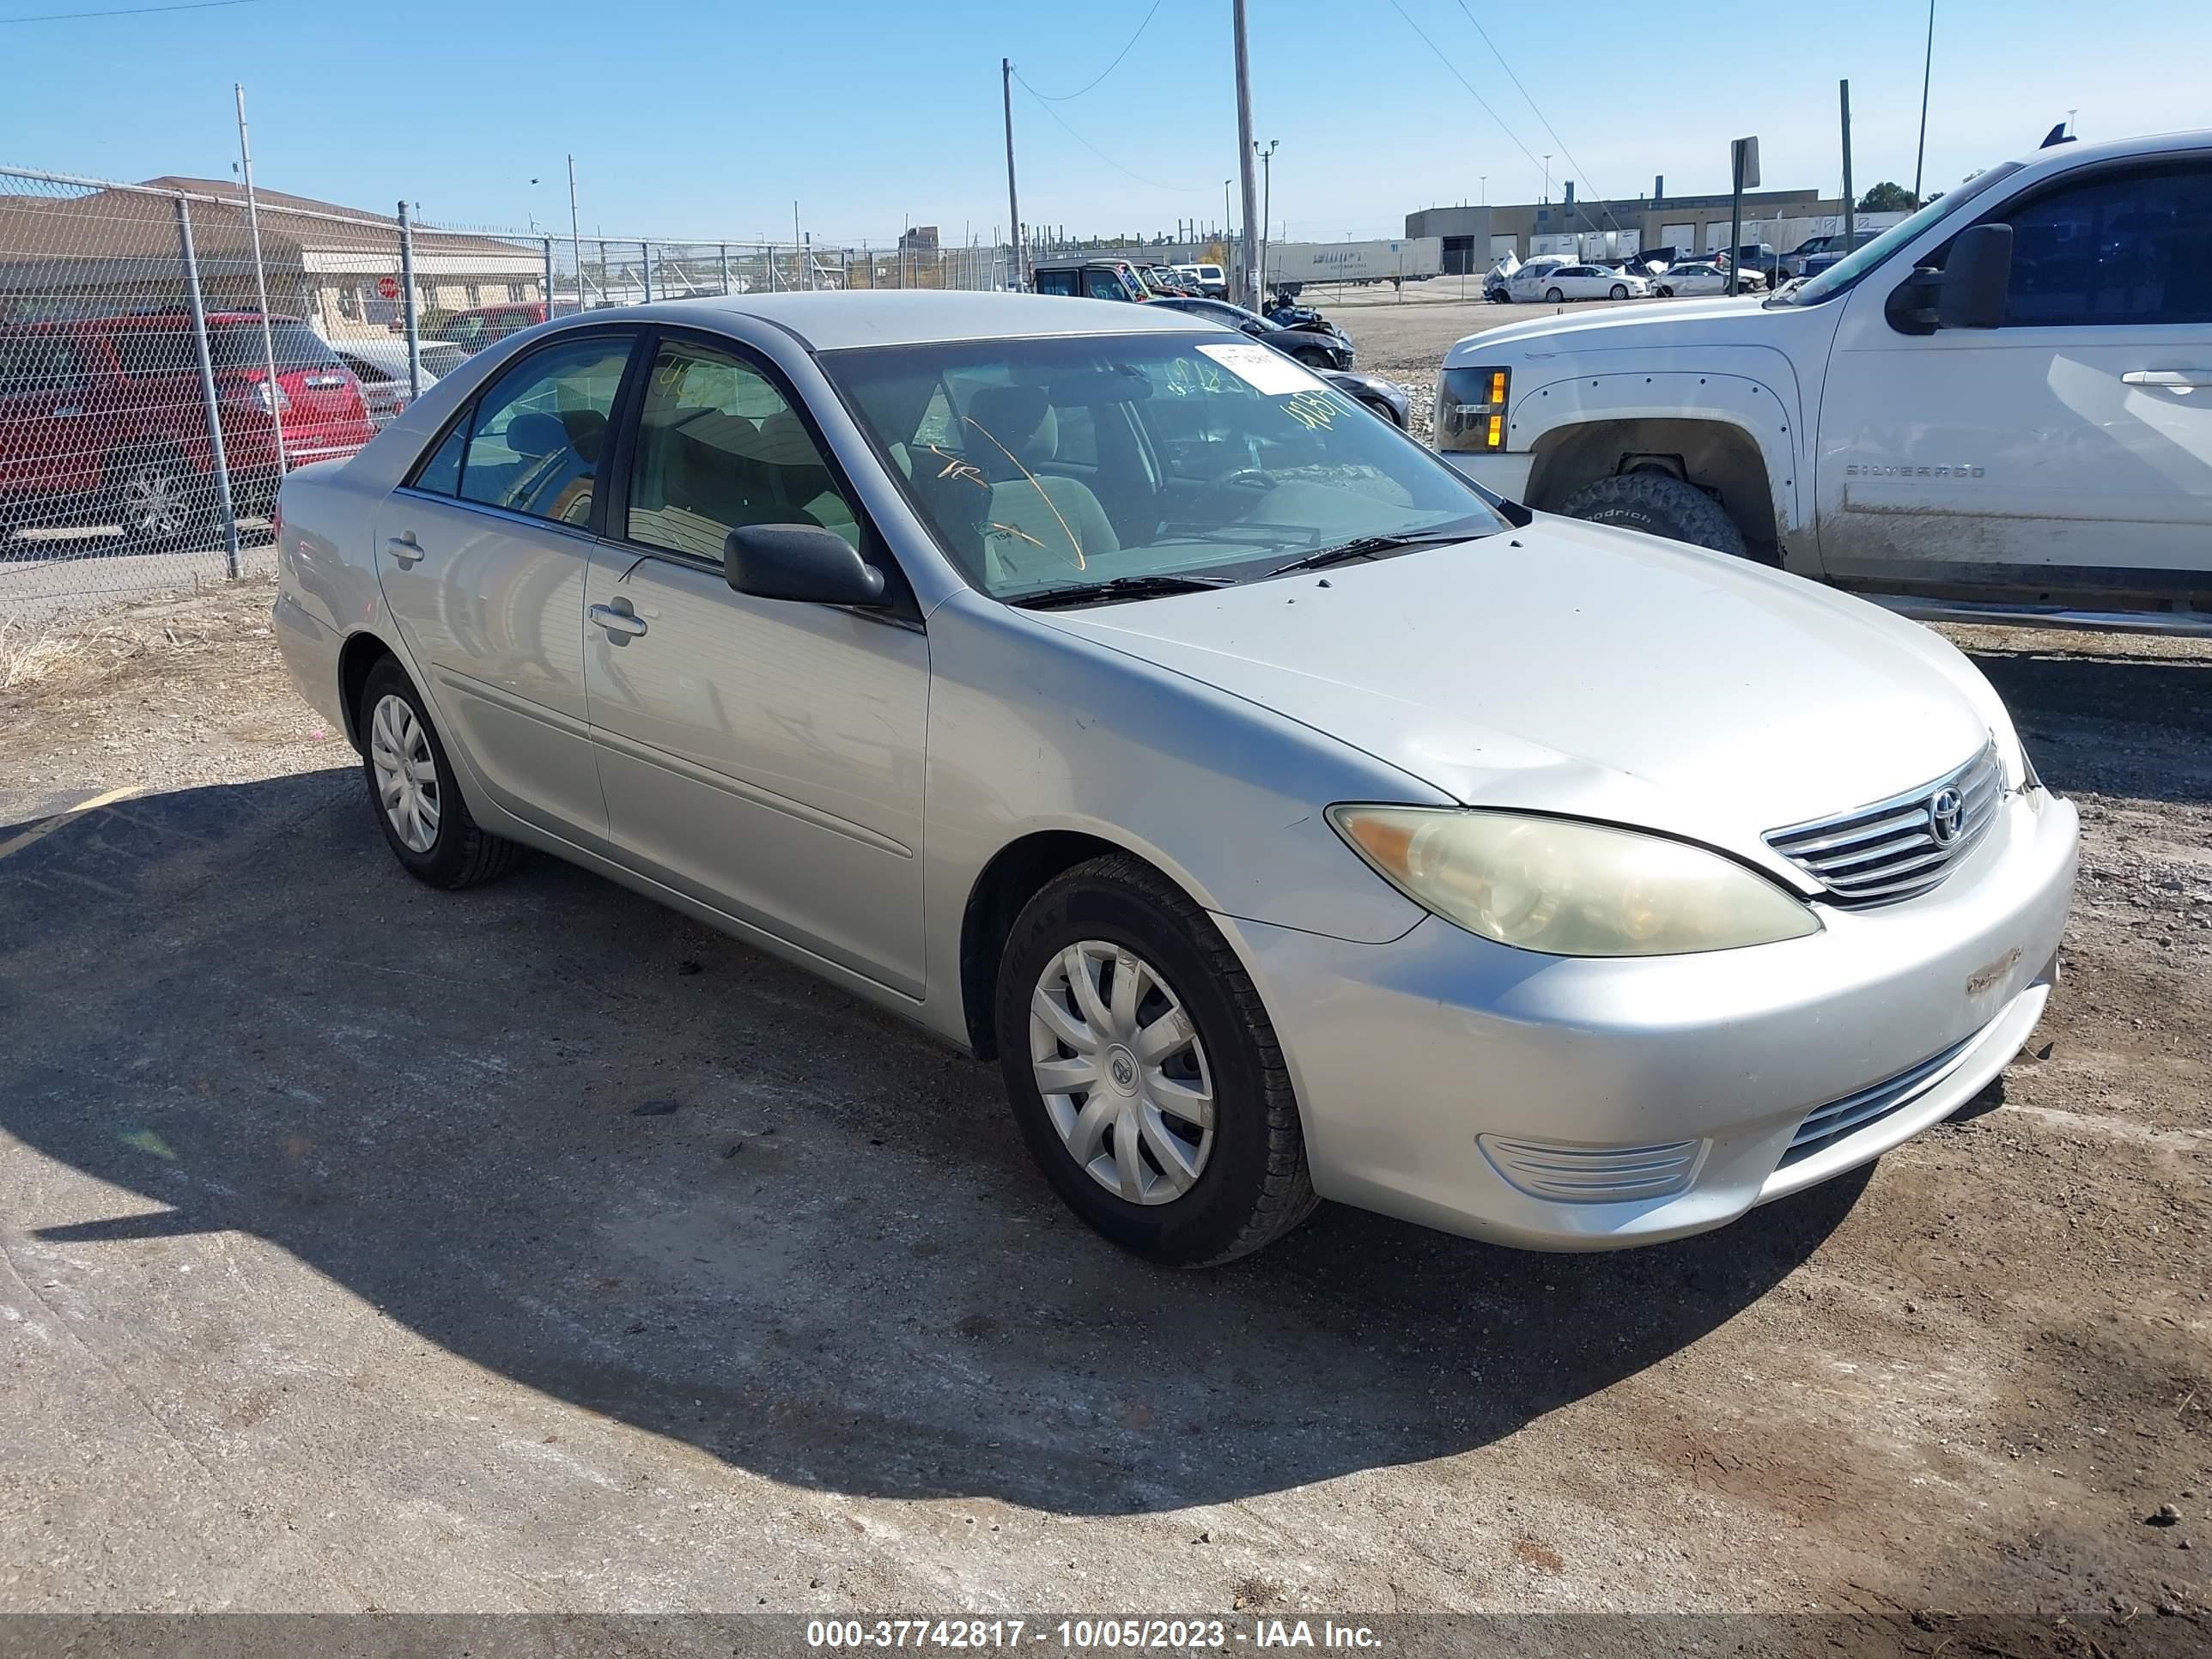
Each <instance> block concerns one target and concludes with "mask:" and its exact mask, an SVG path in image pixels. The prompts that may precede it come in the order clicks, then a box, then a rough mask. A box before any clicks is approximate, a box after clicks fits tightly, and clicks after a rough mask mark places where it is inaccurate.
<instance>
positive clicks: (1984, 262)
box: [1936, 225, 2012, 328]
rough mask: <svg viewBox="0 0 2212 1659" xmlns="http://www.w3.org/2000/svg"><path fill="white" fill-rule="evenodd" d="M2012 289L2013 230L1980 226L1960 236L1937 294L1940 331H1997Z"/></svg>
mask: <svg viewBox="0 0 2212 1659" xmlns="http://www.w3.org/2000/svg"><path fill="white" fill-rule="evenodd" d="M2011 287H2012V227H2011V226H2010V225H1976V226H1974V227H1973V228H1972V229H1969V230H1963V231H1960V233H1959V236H1958V240H1955V241H1954V242H1953V243H1952V244H1951V255H1950V258H1948V259H1946V260H1945V261H1944V262H1943V285H1942V287H1941V288H1940V289H1936V326H1937V327H1938V328H1996V327H1997V326H1998V325H2000V324H2002V322H2003V321H2004V317H2005V300H2006V296H2007V295H2008V292H2009V291H2010V289H2011Z"/></svg>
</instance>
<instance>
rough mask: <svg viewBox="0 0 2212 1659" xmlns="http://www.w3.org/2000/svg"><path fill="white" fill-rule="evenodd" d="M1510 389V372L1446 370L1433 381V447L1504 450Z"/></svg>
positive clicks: (1483, 369) (1492, 369)
mask: <svg viewBox="0 0 2212 1659" xmlns="http://www.w3.org/2000/svg"><path fill="white" fill-rule="evenodd" d="M1512 386H1513V372H1512V371H1511V370H1510V369H1505V368H1448V369H1446V370H1445V371H1444V372H1443V374H1442V376H1440V377H1439V378H1438V380H1437V416H1436V434H1437V437H1436V442H1437V448H1438V449H1449V450H1462V451H1464V450H1476V451H1483V450H1498V449H1503V448H1504V447H1505V402H1506V397H1507V394H1508V393H1509V392H1510V391H1511V390H1512Z"/></svg>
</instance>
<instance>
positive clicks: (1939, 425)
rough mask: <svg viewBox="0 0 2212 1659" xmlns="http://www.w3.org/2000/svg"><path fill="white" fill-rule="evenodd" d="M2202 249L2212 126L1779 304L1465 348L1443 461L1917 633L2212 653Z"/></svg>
mask: <svg viewBox="0 0 2212 1659" xmlns="http://www.w3.org/2000/svg"><path fill="white" fill-rule="evenodd" d="M2122 224H2127V225H2130V226H2131V227H2132V226H2140V227H2142V228H2141V230H2140V231H2139V232H2136V231H2131V232H2130V235H2129V237H2128V239H2127V240H2126V244H2125V251H2124V254H2120V255H2117V256H2116V255H2114V254H2113V253H2112V252H2108V251H2107V250H2108V245H2107V244H2106V242H2105V241H2104V240H2102V239H2103V238H2104V236H2105V234H2106V231H2108V230H2109V229H2110V228H2112V227H2116V226H2118V225H2122ZM2208 225H2212V132H2200V133H2189V134H2183V135H2179V136H2167V137H2156V138H2142V139H2133V140H2127V141H2123V142H2119V143H2108V144H2100V145H2089V144H2071V143H2069V144H2067V145H2065V146H2064V147H2063V148H2061V149H2048V150H2042V151H2039V152H2037V153H2036V154H2035V155H2032V156H2030V157H2028V158H2027V159H2025V160H2022V161H2008V162H2004V163H2002V164H2000V165H1998V166H1996V167H1990V168H1988V169H1987V170H1985V171H1984V172H1981V173H1976V174H1975V175H1974V176H1973V177H1972V178H1971V179H1968V180H1966V182H1965V183H1964V184H1961V185H1957V186H1954V188H1953V189H1952V190H1951V191H1949V192H1948V193H1947V194H1946V195H1944V196H1942V197H1938V198H1937V199H1936V200H1935V201H1934V202H1931V203H1929V204H1928V205H1927V206H1925V207H1923V208H1922V209H1921V210H1919V211H1918V212H1917V213H1915V214H1914V215H1912V216H1911V217H1910V218H1907V219H1905V221H1904V222H1902V223H1900V224H1899V225H1897V226H1895V227H1893V228H1891V229H1889V230H1887V231H1884V232H1883V233H1881V234H1880V235H1878V236H1876V237H1875V239H1874V240H1872V241H1870V242H1869V243H1868V244H1867V245H1866V246H1863V247H1862V248H1860V249H1858V250H1857V252H1852V253H1848V254H1846V255H1844V258H1842V259H1841V260H1840V261H1839V262H1838V263H1837V264H1834V265H1832V266H1830V267H1829V268H1828V269H1827V270H1824V271H1822V272H1820V274H1818V275H1817V276H1813V277H1811V278H1809V279H1808V280H1805V281H1802V282H1797V283H1791V284H1790V285H1789V286H1788V287H1786V288H1784V289H1782V290H1781V291H1780V292H1779V293H1778V294H1775V295H1772V296H1771V297H1770V298H1769V299H1767V300H1766V301H1765V303H1764V304H1762V305H1754V306H1743V305H1729V304H1727V303H1724V302H1719V301H1698V302H1685V303H1683V304H1680V305H1674V306H1669V307H1666V308H1665V309H1664V310H1662V311H1656V312H1654V313H1651V314H1650V316H1649V317H1648V318H1636V317H1630V318H1608V319H1607V323H1606V325H1605V326H1604V327H1603V328H1602V329H1601V330H1598V329H1592V328H1589V327H1588V326H1586V325H1583V324H1581V323H1578V322H1575V321H1569V320H1565V319H1557V320H1553V319H1546V320H1544V321H1541V322H1536V323H1533V324H1529V325H1519V326H1515V327H1510V328H1506V329H1502V330H1496V331H1491V332H1489V333H1486V334H1482V335H1477V336H1474V337H1469V338H1468V339H1466V340H1463V341H1462V342H1461V343H1459V344H1457V345H1455V346H1454V347H1453V348H1452V349H1451V351H1450V353H1449V355H1448V356H1446V358H1445V360H1444V370H1443V382H1444V383H1443V386H1442V387H1441V388H1440V390H1439V392H1438V413H1439V425H1438V428H1437V441H1438V443H1439V446H1440V447H1443V449H1444V450H1446V451H1447V452H1448V453H1449V456H1450V459H1452V460H1453V462H1454V463H1455V465H1459V466H1460V467H1461V468H1462V470H1463V471H1467V472H1468V474H1469V476H1470V477H1474V478H1476V479H1477V480H1479V481H1480V483H1484V484H1486V485H1487V486H1488V487H1489V488H1491V489H1494V490H1497V491H1498V492H1499V493H1500V494H1501V495H1507V496H1510V497H1512V498H1513V499H1515V500H1518V501H1526V502H1528V504H1529V505H1531V506H1533V507H1541V508H1544V509H1547V510H1549V511H1553V512H1560V513H1570V514H1573V515H1576V516H1578V517H1584V518H1594V519H1597V520H1601V521H1605V522H1613V523H1623V524H1632V525H1634V526H1636V527H1638V528H1639V529H1644V530H1648V531H1650V532H1653V533H1655V534H1658V535H1663V536H1670V537H1674V538H1677V539H1680V540H1685V541H1692V542H1696V543H1699V544H1702V545H1704V546H1706V547H1713V548H1719V549H1723V550H1726V551H1729V552H1738V553H1740V552H1744V551H1746V550H1750V551H1753V552H1754V553H1756V554H1757V555H1758V556H1761V557H1762V558H1765V559H1770V560H1778V561H1779V562H1781V564H1782V565H1783V566H1784V568H1786V569H1789V570H1791V571H1796V572H1798V573H1800V574H1804V575H1807V576H1811V577H1814V578H1818V579H1820V580H1826V581H1828V582H1831V583H1833V584H1836V585H1838V586H1848V587H1851V588H1855V589H1858V590H1860V591H1863V592H1875V593H1881V594H1884V595H1888V596H1893V599H1894V600H1895V602H1897V603H1899V604H1900V605H1905V606H1908V607H1909V608H1911V609H1912V610H1913V611H1915V612H1916V613H1917V614H1921V615H1948V616H1954V617H1965V616H1985V617H2005V616H2019V617H2050V616H2051V614H2052V613H2054V612H2056V613H2059V619H2060V620H2061V621H2064V620H2066V619H2067V617H2068V616H2069V615H2072V616H2073V617H2074V619H2075V620H2076V621H2077V622H2078V621H2082V620H2085V619H2086V620H2087V621H2090V622H2092V623H2094V625H2098V626H2111V625H2115V624H2124V625H2134V626H2142V627H2154V628H2156V629H2159V630H2160V631H2168V632H2173V631H2192V632H2198V633H2212V284H2208V282H2207V278H2206V272H2207V270H2208V269H2212V267H2208V264H2207V262H2206V260H2205V258H2204V252H2205V249H2204V234H2205V231H2204V228H2205V227H2206V226H2208ZM1568 386H1571V387H1572V389H1573V391H1572V395H1571V397H1570V396H1553V397H1546V396H1545V395H1544V394H1545V392H1547V390H1549V389H1552V388H1554V387H1568ZM1478 394H1479V396H1478ZM1501 394H1502V395H1501ZM1478 403H1479V404H1481V405H1482V410H1481V413H1480V416H1479V417H1478V416H1474V415H1471V414H1467V413H1466V412H1465V411H1466V410H1468V408H1469V406H1470V405H1474V404H1478ZM1447 413H1449V420H1446V419H1445V418H1444V416H1446V415H1447Z"/></svg>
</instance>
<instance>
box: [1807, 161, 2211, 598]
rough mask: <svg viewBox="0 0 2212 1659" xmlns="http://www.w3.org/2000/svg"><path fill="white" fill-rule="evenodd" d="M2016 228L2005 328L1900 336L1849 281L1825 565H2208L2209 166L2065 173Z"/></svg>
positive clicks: (2165, 585)
mask: <svg viewBox="0 0 2212 1659" xmlns="http://www.w3.org/2000/svg"><path fill="white" fill-rule="evenodd" d="M1978 218H1979V220H1980V222H2002V223H2007V224H2009V225H2011V227H2012V228H2013V270H2012V282H2011V288H2010V292H2009V296H2008V301H2007V304H2006V310H2005V317H2004V322H2003V325H2002V326H2001V327H1998V328H1994V329H1942V330H1939V331H1934V332H1907V331H1903V330H1902V329H1901V328H1900V326H1899V323H1898V322H1897V321H1896V320H1894V319H1893V307H1892V305H1891V304H1890V297H1891V296H1890V291H1891V290H1893V289H1895V287H1896V284H1895V283H1893V282H1884V283H1881V284H1879V285H1878V288H1879V290H1880V291H1876V290H1877V285H1875V284H1872V283H1862V284H1861V285H1860V287H1859V288H1858V289H1857V290H1855V291H1854V292H1853V293H1852V295H1850V299H1849V305H1850V310H1849V311H1848V312H1847V313H1846V314H1845V317H1844V323H1843V325H1842V327H1841V328H1840V329H1839V330H1838V338H1837V343H1836V349H1835V351H1834V354H1833V358H1832V364H1831V367H1830V369H1829V376H1828V390H1827V392H1826V397H1825V398H1824V400H1823V409H1822V417H1821V428H1820V453H1819V460H1818V463H1817V471H1816V479H1817V488H1818V490H1819V495H1820V506H1821V526H1820V545H1821V556H1822V559H1823V562H1825V563H1826V567H1827V569H1828V570H1829V572H1830V574H1838V575H1859V576H1876V577H1881V576H1892V577H1903V578H1906V579H1919V580H1935V581H1941V582H1966V583H1978V584H1996V585H2002V586H2028V587H2043V586H2048V587H2051V588H2060V587H2071V588H2082V587H2095V586H2103V587H2105V588H2106V589H2107V590H2124V591H2130V592H2143V593H2160V592H2166V593H2182V592H2191V591H2202V590H2203V587H2204V586H2206V579H2207V576H2208V574H2212V154H2207V153H2203V152H2200V153H2199V154H2197V155H2196V156H2194V157H2191V158H2188V159H2184V160H2178V161H2162V162H2158V163H2154V164H2150V165H2145V164H2143V163H2142V162H2139V161H2138V162H2131V163H2125V164H2120V165H2115V166H2111V167H2096V168H2090V169H2084V170H2082V171H2081V172H2079V173H2068V174H2065V175H2063V176H2062V177H2060V178H2059V179H2054V180H2052V181H2051V182H2050V183H2049V184H2047V185H2043V186H2040V187H2039V188H2037V189H2035V190H2033V191H2031V192H2028V193H2026V194H2024V195H2022V196H2021V197H2015V199H2014V200H2012V201H2010V202H2008V203H2005V204H2002V205H2000V206H1998V207H1996V208H1993V209H1990V210H1987V211H1986V212H1984V213H1982V214H1981V215H1979V216H1978Z"/></svg>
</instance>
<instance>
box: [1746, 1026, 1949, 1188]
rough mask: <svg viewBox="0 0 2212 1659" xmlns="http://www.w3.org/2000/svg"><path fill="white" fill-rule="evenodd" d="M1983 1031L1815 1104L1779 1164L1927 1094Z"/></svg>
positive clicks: (1833, 1141)
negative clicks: (1906, 1069)
mask: <svg viewBox="0 0 2212 1659" xmlns="http://www.w3.org/2000/svg"><path fill="white" fill-rule="evenodd" d="M1981 1035H1982V1034H1981V1033H1980V1032H1979V1031H1977V1032H1975V1033H1974V1034H1973V1036H1970V1037H1967V1038H1966V1040H1965V1041H1964V1042H1954V1043H1953V1044H1952V1045H1951V1046H1950V1047H1949V1048H1946V1049H1945V1050H1944V1051H1943V1052H1942V1054H1936V1055H1934V1056H1933V1057H1931V1058H1929V1059H1927V1060H1922V1061H1921V1062H1920V1063H1919V1064H1918V1065H1917V1066H1914V1067H1913V1068H1912V1069H1911V1071H1909V1072H1899V1073H1898V1074H1897V1075H1896V1076H1895V1077H1893V1078H1890V1079H1887V1081H1885V1082H1881V1083H1877V1084H1875V1085H1874V1086H1873V1087H1872V1088H1869V1089H1862V1090H1860V1091H1858V1093H1857V1094H1855V1095H1845V1096H1844V1097H1843V1098H1842V1099H1841V1100H1832V1101H1830V1102H1829V1103H1827V1104H1826V1105H1825V1106H1821V1107H1817V1108H1815V1109H1814V1110H1813V1111H1812V1112H1811V1113H1809V1114H1808V1115H1807V1116H1806V1119H1805V1121H1803V1122H1802V1123H1801V1124H1799V1125H1798V1126H1797V1133H1796V1135H1794V1136H1793V1137H1792V1138H1791V1139H1790V1150H1789V1151H1788V1152H1784V1153H1783V1154H1782V1163H1781V1165H1780V1167H1781V1168H1783V1169H1785V1170H1786V1169H1788V1168H1789V1167H1790V1165H1791V1164H1796V1163H1798V1162H1800V1161H1801V1160H1802V1159H1804V1158H1810V1157H1812V1156H1813V1154H1814V1153H1815V1152H1821V1151H1823V1150H1825V1149H1826V1148H1827V1147H1830V1146H1834V1145H1835V1144H1836V1143H1837V1142H1838V1141H1839V1140H1841V1139H1843V1138H1844V1136H1846V1135H1849V1134H1854V1133H1857V1132H1858V1131H1859V1130H1861V1129H1863V1128H1865V1127H1867V1126H1868V1125H1869V1124H1872V1123H1879V1122H1880V1121H1881V1120H1882V1119H1884V1118H1886V1117H1887V1116H1888V1115H1890V1114H1891V1113H1893V1112H1899V1111H1902V1110H1904V1109H1905V1108H1906V1107H1907V1106H1910V1105H1911V1103H1913V1102H1914V1101H1916V1100H1917V1099H1919V1098H1920V1097H1921V1096H1923V1095H1924V1094H1926V1093H1927V1092H1928V1091H1929V1090H1930V1089H1932V1088H1934V1087H1935V1086H1936V1085H1937V1084H1938V1083H1940V1082H1942V1080H1943V1078H1944V1075H1945V1074H1946V1073H1948V1072H1949V1070H1950V1069H1951V1063H1952V1062H1953V1061H1954V1060H1957V1059H1958V1058H1959V1056H1960V1055H1961V1054H1964V1053H1966V1050H1967V1049H1968V1048H1972V1046H1973V1044H1974V1042H1975V1041H1976V1040H1977V1039H1978V1038H1979V1037H1980V1036H1981Z"/></svg>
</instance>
